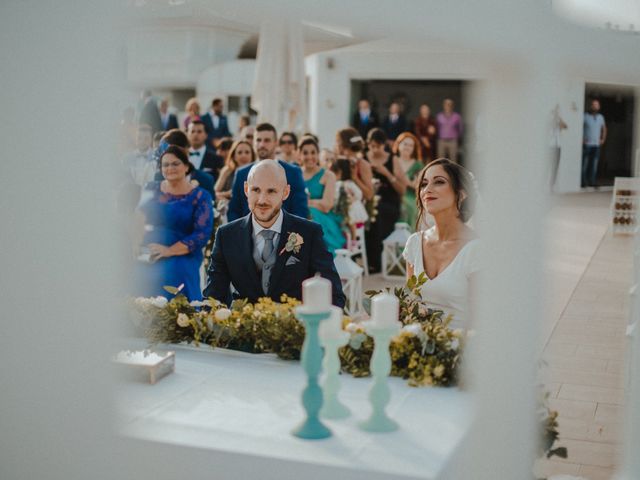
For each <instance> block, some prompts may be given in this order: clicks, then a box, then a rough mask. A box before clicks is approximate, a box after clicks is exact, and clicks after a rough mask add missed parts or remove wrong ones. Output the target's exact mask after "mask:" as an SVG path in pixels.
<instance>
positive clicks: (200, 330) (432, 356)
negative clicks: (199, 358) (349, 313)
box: [130, 276, 462, 386]
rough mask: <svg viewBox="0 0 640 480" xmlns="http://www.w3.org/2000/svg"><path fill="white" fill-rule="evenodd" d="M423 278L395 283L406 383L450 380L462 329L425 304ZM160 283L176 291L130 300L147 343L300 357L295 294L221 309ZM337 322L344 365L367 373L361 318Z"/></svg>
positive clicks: (395, 345) (398, 369)
mask: <svg viewBox="0 0 640 480" xmlns="http://www.w3.org/2000/svg"><path fill="white" fill-rule="evenodd" d="M425 281H426V276H421V277H418V278H416V277H413V278H411V279H409V282H408V283H407V286H405V287H402V288H396V289H395V294H396V295H397V296H398V298H399V299H400V319H401V321H402V323H403V325H404V326H403V328H402V331H401V332H400V334H399V335H398V336H396V337H395V338H394V339H393V340H392V342H391V346H390V351H391V358H392V362H393V365H392V370H391V375H394V376H398V377H402V378H405V379H408V380H409V384H410V385H412V386H426V385H441V386H449V385H455V384H456V382H457V379H458V375H457V370H458V365H459V362H460V353H461V349H462V333H461V331H459V330H452V329H450V328H449V327H448V325H449V321H450V318H449V317H446V318H444V314H443V312H441V311H436V310H430V309H428V308H426V307H425V305H424V303H423V302H422V300H421V298H420V295H419V290H420V287H421V286H422V284H423V283H424V282H425ZM165 288H166V289H167V291H169V292H170V293H172V294H173V295H174V296H173V298H172V299H171V300H167V299H165V298H164V297H156V298H136V299H132V300H131V301H130V311H131V313H132V320H133V322H134V324H135V325H136V326H137V327H139V328H140V329H142V330H143V331H144V333H145V336H146V337H147V339H148V340H149V342H150V343H151V344H158V343H181V342H186V343H192V342H193V343H195V344H196V345H199V344H206V345H210V346H212V347H222V348H229V349H234V350H241V351H245V352H251V353H275V354H276V355H278V357H280V358H283V359H287V360H293V359H299V358H300V351H301V349H302V343H303V341H304V335H305V332H304V326H303V324H302V323H300V322H299V321H298V320H297V318H296V317H295V315H294V309H295V307H296V306H298V305H300V302H299V301H298V300H296V299H293V298H289V297H287V296H283V297H282V298H281V302H280V303H278V302H274V301H273V300H271V299H270V298H261V299H259V300H258V302H256V303H255V304H252V303H249V302H247V301H246V300H244V301H235V302H233V304H232V305H231V307H230V308H227V306H226V305H224V304H222V303H220V302H218V301H217V300H214V299H212V298H209V299H206V300H204V301H202V302H189V301H188V300H187V298H186V297H185V296H184V295H182V294H181V293H180V289H179V288H173V287H165ZM367 293H368V294H370V295H373V294H375V293H377V292H367ZM343 326H344V329H345V330H346V331H348V332H349V334H350V339H349V343H348V344H347V345H346V346H345V347H342V349H341V350H340V352H339V353H340V359H341V364H342V370H343V371H344V372H347V373H350V374H351V375H353V376H356V377H361V376H368V375H369V374H370V371H369V362H370V360H371V355H372V354H373V339H372V338H371V337H369V336H368V335H367V333H366V330H365V328H364V326H363V324H361V323H357V322H353V321H352V320H351V319H350V318H349V317H346V316H345V317H343Z"/></svg>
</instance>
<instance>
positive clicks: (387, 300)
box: [371, 292, 400, 327]
mask: <svg viewBox="0 0 640 480" xmlns="http://www.w3.org/2000/svg"><path fill="white" fill-rule="evenodd" d="M399 312H400V301H399V300H398V297H396V296H395V295H393V294H391V293H387V292H383V293H379V294H378V295H376V296H375V297H373V299H372V300H371V322H372V323H373V324H375V326H377V327H391V326H396V325H397V323H398V315H399Z"/></svg>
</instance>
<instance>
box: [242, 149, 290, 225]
mask: <svg viewBox="0 0 640 480" xmlns="http://www.w3.org/2000/svg"><path fill="white" fill-rule="evenodd" d="M244 193H245V195H246V196H247V202H248V204H249V210H251V213H252V214H253V217H254V219H255V220H256V221H257V222H258V223H260V225H262V226H263V227H264V228H269V227H270V226H271V225H273V223H274V222H275V221H276V219H277V217H278V214H279V213H280V209H281V208H282V203H283V202H284V201H285V200H286V199H287V197H288V196H289V185H287V174H286V172H285V170H284V168H283V167H282V165H280V164H279V163H278V161H277V160H261V161H259V162H258V163H256V164H255V165H253V167H251V170H249V175H248V176H247V181H246V182H245V183H244Z"/></svg>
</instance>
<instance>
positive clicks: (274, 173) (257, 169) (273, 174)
mask: <svg viewBox="0 0 640 480" xmlns="http://www.w3.org/2000/svg"><path fill="white" fill-rule="evenodd" d="M263 180H267V181H269V182H271V183H273V184H274V185H278V186H279V187H281V188H284V187H285V186H286V185H287V174H286V172H285V171H284V167H283V166H282V165H280V164H279V163H278V161H277V160H260V161H259V162H257V163H256V164H255V165H254V166H253V167H251V170H249V175H248V176H247V183H248V184H249V185H251V184H253V183H255V182H256V181H260V182H261V181H263Z"/></svg>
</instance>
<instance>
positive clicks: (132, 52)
mask: <svg viewBox="0 0 640 480" xmlns="http://www.w3.org/2000/svg"><path fill="white" fill-rule="evenodd" d="M247 38H249V34H243V33H238V32H230V31H225V30H221V29H217V28H216V29H215V30H214V29H213V28H209V27H199V26H167V25H162V26H144V27H138V28H134V29H132V30H131V31H130V32H129V34H128V37H127V57H128V58H127V64H128V66H127V80H128V82H129V83H130V84H133V85H136V86H149V87H172V88H178V87H194V86H195V84H196V82H197V80H198V77H199V76H200V74H201V73H202V71H203V70H204V69H205V68H207V67H209V66H210V65H213V64H215V63H221V62H225V61H229V60H234V59H235V58H236V57H237V55H238V52H239V50H240V47H241V46H242V44H243V43H244V41H245V40H246V39H247Z"/></svg>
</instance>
